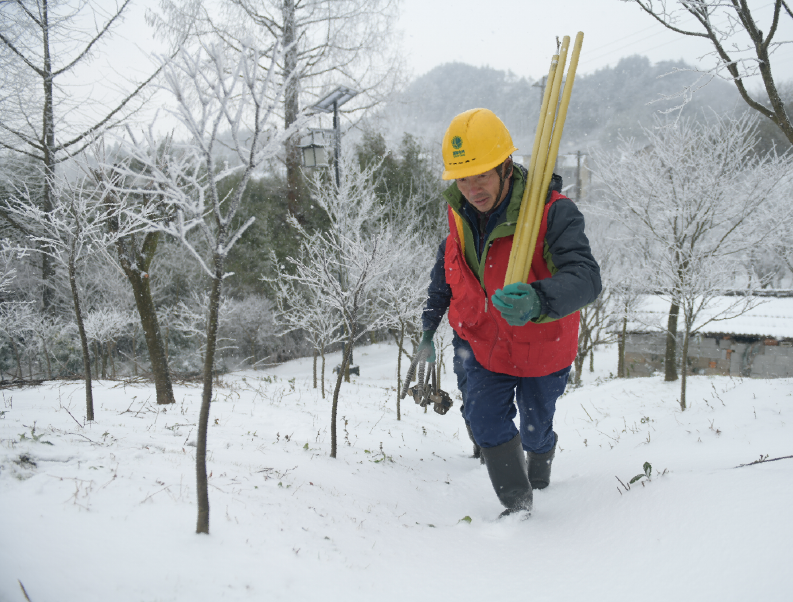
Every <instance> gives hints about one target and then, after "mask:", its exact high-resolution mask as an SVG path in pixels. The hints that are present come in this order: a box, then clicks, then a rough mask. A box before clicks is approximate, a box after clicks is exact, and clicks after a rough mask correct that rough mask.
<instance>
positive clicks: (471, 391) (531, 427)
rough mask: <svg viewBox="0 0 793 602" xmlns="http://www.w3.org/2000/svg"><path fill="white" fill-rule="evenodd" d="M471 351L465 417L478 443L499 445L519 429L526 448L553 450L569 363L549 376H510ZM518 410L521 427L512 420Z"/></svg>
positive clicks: (467, 356)
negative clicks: (555, 421)
mask: <svg viewBox="0 0 793 602" xmlns="http://www.w3.org/2000/svg"><path fill="white" fill-rule="evenodd" d="M463 342H464V341H463ZM464 343H465V342H464ZM465 346H466V347H468V344H467V343H465ZM468 351H469V353H466V354H464V355H465V358H464V360H463V368H464V369H465V375H466V378H467V383H466V384H467V387H466V388H467V391H466V395H465V397H464V402H465V405H464V408H463V417H464V418H465V420H466V421H467V422H469V423H470V424H471V430H472V431H473V433H474V439H476V442H477V444H478V445H479V446H480V447H483V448H488V447H496V446H498V445H502V444H504V443H507V442H508V441H511V440H512V439H513V438H514V437H515V435H517V434H518V432H520V440H521V442H522V443H523V449H524V450H526V451H530V452H533V453H536V454H544V453H545V452H548V451H550V450H551V448H552V447H553V444H554V435H553V415H554V412H555V411H556V400H557V399H559V397H560V396H561V395H562V393H564V389H565V387H566V386H567V377H568V376H569V375H570V366H568V367H567V368H563V369H562V370H559V371H558V372H554V373H553V374H549V375H548V376H537V377H519V376H510V375H509V374H500V373H498V372H491V371H490V370H487V369H486V368H483V367H482V365H481V364H480V363H479V362H478V361H476V358H475V357H474V354H473V353H470V347H468ZM455 357H456V355H455ZM455 372H456V371H455ZM516 406H517V408H516ZM518 412H520V431H518V429H516V428H515V423H514V422H513V419H514V418H515V415H516V414H517V413H518Z"/></svg>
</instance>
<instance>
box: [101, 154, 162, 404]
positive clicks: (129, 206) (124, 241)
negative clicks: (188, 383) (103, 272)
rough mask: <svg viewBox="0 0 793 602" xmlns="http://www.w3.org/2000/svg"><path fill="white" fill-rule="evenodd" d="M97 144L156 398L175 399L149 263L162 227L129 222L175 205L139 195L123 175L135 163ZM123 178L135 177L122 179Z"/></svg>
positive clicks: (157, 216) (156, 216) (151, 218)
mask: <svg viewBox="0 0 793 602" xmlns="http://www.w3.org/2000/svg"><path fill="white" fill-rule="evenodd" d="M169 144H170V140H166V141H165V142H164V143H163V148H162V149H161V153H160V155H159V157H160V159H161V160H163V161H164V160H165V159H164V157H167V155H168V148H169ZM96 149H97V155H98V156H99V157H98V161H97V163H98V165H99V166H98V167H97V168H95V169H94V170H93V175H94V178H95V180H96V183H97V185H99V186H103V187H105V189H106V190H107V191H108V195H107V196H108V200H107V202H108V203H110V204H113V205H114V206H115V208H116V211H115V212H114V218H113V219H112V220H110V221H109V222H108V228H109V229H110V230H111V231H112V232H114V233H119V232H127V234H126V235H123V236H118V237H117V238H116V244H115V251H116V259H117V262H118V265H119V267H120V268H121V271H122V272H123V273H124V276H125V277H126V279H127V282H129V284H130V286H131V288H132V292H133V296H134V299H135V307H136V309H137V311H138V316H139V318H140V324H141V327H142V329H143V336H144V340H145V341H146V348H147V350H148V352H149V362H150V363H151V375H152V379H153V380H154V388H155V392H156V395H157V403H158V404H171V403H175V399H174V395H173V384H172V383H171V375H170V370H169V368H168V357H167V354H166V352H165V345H164V343H163V338H162V332H161V330H160V323H159V320H158V318H157V309H156V305H155V302H154V297H153V295H152V290H151V280H152V279H151V267H152V262H153V261H154V257H155V253H156V252H157V249H158V248H159V247H160V243H161V238H162V232H161V231H160V229H159V228H156V227H147V228H143V229H141V230H139V231H137V230H134V229H133V230H132V231H130V228H129V227H128V226H129V224H135V223H140V222H160V221H167V220H169V219H173V217H174V213H173V211H174V209H173V206H172V205H171V204H170V203H168V202H166V201H165V198H164V195H159V196H157V195H152V194H146V195H141V194H137V193H135V192H134V185H135V184H134V181H135V177H134V176H129V175H126V176H125V175H124V174H125V173H126V174H129V172H134V170H135V167H136V166H135V165H132V164H131V161H130V158H129V157H124V158H120V159H118V163H114V162H113V161H112V159H111V157H109V156H108V154H107V151H106V149H105V147H104V145H103V144H97V145H96ZM161 169H164V170H167V165H162V166H161ZM122 172H123V173H122ZM125 178H126V179H128V180H131V181H127V182H124V180H125ZM124 188H126V189H127V190H126V191H125V192H120V189H124Z"/></svg>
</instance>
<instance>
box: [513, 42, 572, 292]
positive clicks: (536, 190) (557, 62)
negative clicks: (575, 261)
mask: <svg viewBox="0 0 793 602" xmlns="http://www.w3.org/2000/svg"><path fill="white" fill-rule="evenodd" d="M583 43H584V34H583V33H582V32H580V31H579V32H578V35H576V37H575V44H574V45H573V54H572V56H571V58H570V68H569V69H568V71H567V79H566V80H565V84H564V91H563V92H562V99H561V102H559V90H560V88H561V87H562V75H563V73H564V67H565V63H566V62H567V50H568V48H569V47H570V36H565V37H564V39H563V40H562V45H561V48H560V49H559V54H556V55H554V57H553V59H552V60H551V69H550V71H549V72H548V79H547V83H546V85H545V92H544V93H543V97H542V107H541V108H540V119H539V123H538V124H537V131H536V133H535V134H534V147H533V148H532V151H531V160H530V161H529V174H528V178H527V179H526V187H525V189H524V190H523V198H522V200H521V203H520V212H519V214H518V224H517V226H516V228H515V236H514V237H513V239H512V251H511V252H510V255H509V264H508V265H507V275H506V277H505V278H504V286H506V285H508V284H513V283H515V282H524V283H525V282H527V281H528V279H529V270H530V269H531V259H532V257H533V256H534V248H535V246H536V243H537V236H539V233H540V224H541V223H542V215H543V212H544V209H545V197H546V195H547V191H548V186H549V185H550V184H551V177H552V176H553V168H554V165H556V157H557V156H558V154H559V144H560V143H561V141H562V130H563V129H564V120H565V118H566V117H567V107H568V106H569V105H570V96H571V94H572V93H573V81H574V80H575V72H576V69H577V67H578V57H579V55H580V54H581V45H582V44H583ZM557 106H558V111H557Z"/></svg>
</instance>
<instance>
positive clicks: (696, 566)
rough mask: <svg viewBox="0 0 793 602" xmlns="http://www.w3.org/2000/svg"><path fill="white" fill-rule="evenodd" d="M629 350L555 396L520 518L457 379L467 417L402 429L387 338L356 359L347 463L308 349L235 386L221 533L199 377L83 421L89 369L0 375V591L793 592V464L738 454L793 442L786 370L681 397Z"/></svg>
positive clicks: (693, 380)
mask: <svg viewBox="0 0 793 602" xmlns="http://www.w3.org/2000/svg"><path fill="white" fill-rule="evenodd" d="M614 355H615V352H614V350H613V349H610V350H605V351H603V352H601V353H600V354H599V355H598V356H597V363H598V366H599V367H600V372H598V373H596V374H595V375H590V374H589V373H587V374H585V376H584V379H585V386H583V387H581V388H579V389H577V390H568V392H567V393H566V394H565V395H564V396H563V397H562V398H561V399H560V400H559V403H558V409H557V418H556V430H557V432H558V434H559V450H558V452H557V457H556V460H555V462H554V466H553V475H552V484H551V486H550V487H549V488H548V489H547V490H544V491H539V492H536V493H535V510H534V512H533V514H532V516H531V518H530V519H529V520H526V521H522V522H521V521H519V520H518V519H515V518H508V519H504V520H497V519H496V518H495V517H497V516H498V514H499V512H500V510H501V507H500V505H499V503H498V500H497V498H496V496H495V494H494V493H493V491H492V489H491V487H490V483H489V480H488V478H487V473H486V470H485V468H484V467H483V466H480V465H479V463H478V461H476V460H474V459H472V458H471V457H470V453H471V445H470V443H469V442H468V438H467V436H466V434H465V428H464V424H463V421H462V418H461V417H460V414H459V398H458V396H457V394H456V389H454V387H453V386H452V385H451V383H452V382H453V375H452V374H451V371H449V374H448V375H445V376H444V382H445V386H444V388H446V389H447V390H451V391H453V392H454V393H453V397H455V407H454V408H453V409H452V411H450V412H449V413H448V414H447V415H446V416H439V415H436V414H434V413H433V412H432V411H430V412H429V413H426V414H425V413H424V411H423V410H422V409H420V408H419V407H418V406H415V405H414V404H413V403H412V401H411V400H410V399H407V400H404V401H403V402H402V414H403V415H402V420H401V421H397V420H396V411H395V410H396V393H395V391H394V386H395V371H396V367H395V366H396V349H395V347H393V346H390V345H374V346H371V347H367V348H361V349H358V350H356V363H358V364H359V365H360V366H361V375H362V376H361V377H360V378H356V377H353V382H352V383H349V384H347V383H345V384H344V385H343V387H342V391H341V398H340V402H339V423H338V433H339V449H338V458H337V459H332V458H330V457H329V451H330V387H331V386H332V383H328V384H326V387H327V389H328V394H327V398H326V399H322V398H321V396H320V395H319V392H318V390H314V389H313V388H312V387H311V360H310V359H304V360H297V361H293V362H289V363H287V364H284V365H282V366H280V367H278V368H276V369H272V370H268V371H255V372H254V371H249V372H243V373H235V374H233V375H228V376H224V377H223V380H222V383H221V386H219V387H218V388H217V389H216V401H215V403H213V406H212V410H211V418H210V421H211V426H210V429H209V440H208V446H209V461H208V470H209V471H211V477H210V504H211V513H210V532H211V534H210V535H209V536H204V535H201V536H199V535H196V534H195V533H194V531H195V520H196V505H195V483H194V482H195V462H194V452H195V448H194V447H192V446H191V443H193V442H194V440H195V427H194V425H195V423H196V420H197V415H198V408H199V403H200V387H199V386H197V385H196V386H178V387H177V388H176V391H175V393H176V398H177V400H178V403H177V404H176V405H175V406H172V407H168V408H163V407H158V406H156V405H155V404H154V391H153V387H151V386H149V385H130V384H127V385H124V384H121V383H114V382H110V381H104V382H101V383H98V384H97V386H96V388H95V391H94V398H95V407H96V417H97V420H96V422H94V423H93V424H90V425H86V426H85V427H83V426H82V422H83V416H84V390H83V388H82V385H81V384H80V383H61V382H58V383H47V384H45V385H43V386H40V387H36V388H28V389H6V390H4V391H2V392H0V393H1V395H0V412H2V415H0V441H1V442H2V445H0V600H3V601H5V600H9V601H10V600H24V597H23V595H22V592H21V590H20V588H19V585H18V583H17V580H20V581H21V582H22V583H23V584H24V586H25V588H26V590H27V592H28V595H29V596H30V598H31V600H32V601H33V602H46V601H59V602H63V601H66V602H68V601H71V600H75V601H77V600H79V601H81V602H90V601H94V600H96V601H100V600H101V601H108V600H113V601H114V602H126V601H129V602H133V601H141V600H147V601H149V600H158V601H171V600H174V601H175V600H190V601H195V600H208V601H209V600H211V601H215V600H316V599H330V600H378V601H380V600H383V601H391V600H393V601H400V602H401V601H404V600H406V599H416V600H434V601H439V600H482V599H494V598H495V599H498V598H501V597H510V596H511V595H517V596H520V598H519V599H524V600H529V599H530V600H554V601H567V600H570V601H574V600H575V601H578V600H584V599H591V600H610V601H612V600H637V599H638V600H643V601H644V600H646V601H653V600H658V601H664V602H667V601H669V600H673V599H680V600H742V599H749V598H758V599H761V600H764V601H768V600H788V599H790V595H791V594H790V591H791V587H793V574H792V571H791V566H793V562H791V560H792V559H793V558H792V556H793V554H791V552H790V542H791V540H793V512H791V510H790V509H791V505H792V503H793V459H786V460H779V461H775V462H767V463H763V464H757V465H753V466H745V467H741V468H735V467H736V466H738V465H739V464H746V463H749V462H752V461H754V460H757V459H759V458H760V457H761V456H766V455H768V456H769V457H770V458H776V457H781V456H790V455H792V454H793V406H792V404H791V402H792V401H793V400H792V399H791V395H793V382H791V381H790V380H782V379H780V380H773V381H771V380H768V381H762V380H736V379H729V378H726V377H690V378H689V391H688V399H689V402H690V403H691V406H692V407H691V408H690V409H689V410H687V411H686V412H681V411H680V409H679V406H678V404H677V398H678V395H679V383H664V382H663V381H662V380H660V379H659V378H647V379H633V380H628V381H620V380H610V379H608V378H606V374H607V372H608V370H609V369H613V366H612V365H611V364H615V363H616V361H615V358H614V357H613V356H614ZM338 361H339V357H336V356H330V357H329V359H328V365H329V366H333V365H335V364H336V363H338ZM447 364H448V365H449V366H450V365H451V358H450V357H448V358H447ZM596 376H599V378H597V379H595V378H594V377H596ZM788 423H791V424H788ZM34 424H35V432H33V433H32V432H31V430H32V428H33V426H34ZM22 435H24V438H22V437H21V436H22ZM34 436H35V437H39V438H38V440H36V439H35V437H34ZM45 441H48V442H50V443H52V445H48V444H46V443H45ZM381 450H382V451H381ZM644 462H649V463H650V464H651V465H652V479H651V480H650V481H647V479H641V481H639V482H637V483H634V484H633V485H631V486H630V490H626V489H625V488H624V487H623V486H622V485H621V484H620V482H619V481H618V480H617V478H619V479H620V480H621V481H622V482H623V483H625V484H626V485H627V484H628V482H629V480H630V479H631V478H632V477H634V476H636V475H638V474H640V473H642V472H643V469H642V466H643V464H644ZM34 464H35V465H34ZM615 477H616V478H615ZM642 482H644V484H642ZM464 517H469V518H470V523H469V522H467V521H465V520H462V519H463V518H464Z"/></svg>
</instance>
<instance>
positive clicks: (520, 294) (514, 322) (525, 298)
mask: <svg viewBox="0 0 793 602" xmlns="http://www.w3.org/2000/svg"><path fill="white" fill-rule="evenodd" d="M491 299H492V301H493V306H494V307H495V308H496V309H497V310H498V311H500V312H501V316H502V317H503V318H504V319H505V320H506V321H507V324H509V325H510V326H523V325H524V324H526V322H528V321H529V320H531V319H533V318H536V317H537V316H539V315H540V298H539V297H538V296H537V291H535V290H534V287H533V286H531V285H530V284H524V283H523V282H515V283H513V284H508V285H507V286H505V287H504V288H503V289H498V290H497V291H496V292H495V293H493V296H492V297H491Z"/></svg>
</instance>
